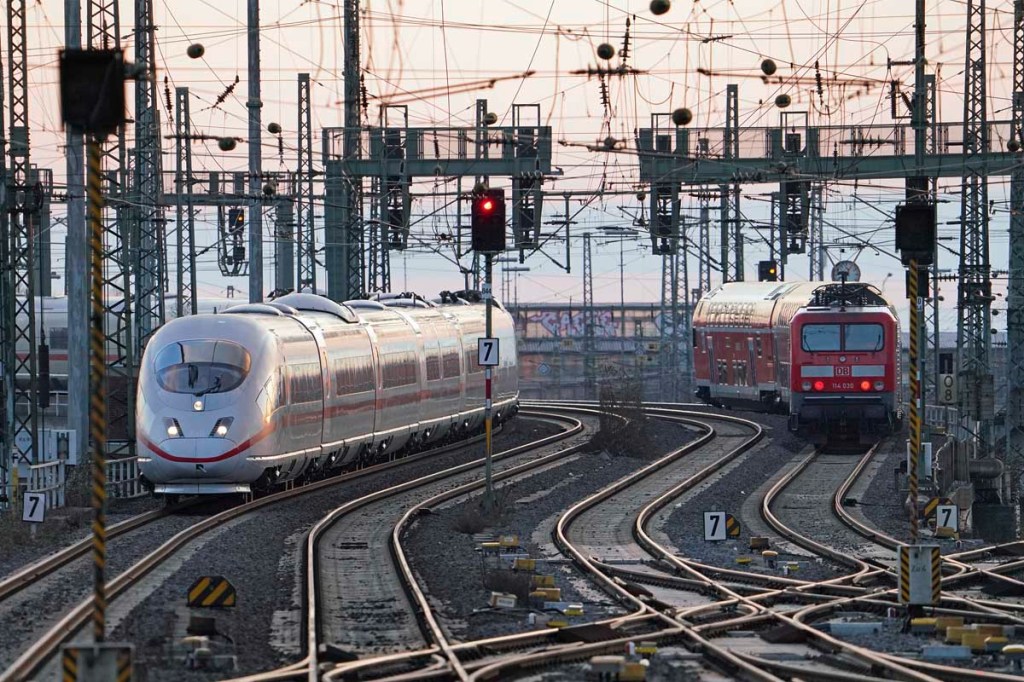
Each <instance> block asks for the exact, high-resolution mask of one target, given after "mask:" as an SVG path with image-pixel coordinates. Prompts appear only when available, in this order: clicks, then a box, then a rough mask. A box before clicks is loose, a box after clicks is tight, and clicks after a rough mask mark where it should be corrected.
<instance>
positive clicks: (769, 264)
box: [757, 260, 779, 282]
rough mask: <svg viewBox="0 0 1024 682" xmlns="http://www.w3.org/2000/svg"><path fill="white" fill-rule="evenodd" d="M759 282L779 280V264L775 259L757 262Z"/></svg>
mask: <svg viewBox="0 0 1024 682" xmlns="http://www.w3.org/2000/svg"><path fill="white" fill-rule="evenodd" d="M757 281H758V282H778V281H779V264H778V263H776V262H775V261H773V260H763V261H760V262H758V264H757Z"/></svg>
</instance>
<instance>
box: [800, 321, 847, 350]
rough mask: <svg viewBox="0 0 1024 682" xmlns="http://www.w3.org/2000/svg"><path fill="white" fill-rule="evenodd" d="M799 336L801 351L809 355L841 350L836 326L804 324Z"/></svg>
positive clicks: (837, 326)
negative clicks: (809, 353)
mask: <svg viewBox="0 0 1024 682" xmlns="http://www.w3.org/2000/svg"><path fill="white" fill-rule="evenodd" d="M800 334H801V338H800V343H801V345H802V346H803V349H804V350H806V351H809V352H811V353H815V352H821V353H823V352H828V351H839V350H841V349H842V342H841V339H840V336H839V325H838V324H805V325H804V327H803V331H802V332H801V333H800Z"/></svg>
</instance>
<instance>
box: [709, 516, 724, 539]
mask: <svg viewBox="0 0 1024 682" xmlns="http://www.w3.org/2000/svg"><path fill="white" fill-rule="evenodd" d="M725 516H726V515H725V512H719V511H715V512H704V540H705V541H707V542H717V541H719V540H725V539H726V536H725Z"/></svg>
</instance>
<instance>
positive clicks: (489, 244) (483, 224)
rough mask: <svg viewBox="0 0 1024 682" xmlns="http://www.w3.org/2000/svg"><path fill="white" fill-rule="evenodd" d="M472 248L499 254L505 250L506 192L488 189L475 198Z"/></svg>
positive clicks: (472, 208) (471, 212)
mask: <svg viewBox="0 0 1024 682" xmlns="http://www.w3.org/2000/svg"><path fill="white" fill-rule="evenodd" d="M470 216H471V218H472V223H471V225H472V229H471V234H472V247H473V250H474V251H480V252H483V253H498V252H500V251H504V250H505V190H503V189H487V190H484V191H483V192H482V193H480V194H479V195H476V196H474V197H473V205H472V207H471V209H470Z"/></svg>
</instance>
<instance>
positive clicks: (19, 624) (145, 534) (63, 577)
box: [0, 505, 223, 670]
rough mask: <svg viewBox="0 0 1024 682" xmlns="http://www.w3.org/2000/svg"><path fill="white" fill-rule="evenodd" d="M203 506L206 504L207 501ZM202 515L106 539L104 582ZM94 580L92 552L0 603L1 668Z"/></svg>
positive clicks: (197, 513) (170, 519)
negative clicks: (105, 578)
mask: <svg viewBox="0 0 1024 682" xmlns="http://www.w3.org/2000/svg"><path fill="white" fill-rule="evenodd" d="M222 506H223V505H222ZM204 508H207V509H208V508H209V505H205V506H204ZM205 515H206V514H205V513H202V512H200V511H198V510H193V511H190V512H187V513H183V514H182V515H178V516H168V517H164V518H161V519H158V520H156V521H154V522H152V523H150V524H148V525H146V526H145V527H144V528H140V529H137V530H135V531H132V532H130V533H128V534H126V535H124V536H121V537H118V538H115V539H112V540H109V541H108V543H107V572H106V577H107V582H109V581H110V580H111V579H113V578H114V577H115V576H117V575H118V574H119V573H121V572H122V571H125V570H126V569H128V568H130V567H131V566H132V565H133V564H135V562H137V561H138V560H139V559H140V558H141V557H143V556H144V555H146V554H148V553H150V552H152V551H153V550H155V549H156V548H157V547H158V546H160V544H162V543H163V542H164V541H165V540H167V539H168V538H170V537H171V536H173V535H174V534H175V533H178V532H179V531H181V530H184V529H185V528H187V527H188V526H191V525H192V524H194V523H196V522H197V521H199V520H200V519H202V518H203V516H205ZM93 580H94V575H93V564H92V555H91V554H89V555H86V556H85V557H83V558H81V559H78V560H76V561H73V562H71V563H70V564H68V565H67V566H64V567H63V568H61V569H59V570H58V571H56V572H54V573H52V574H51V575H49V576H46V577H45V578H42V579H40V580H38V581H37V582H36V583H35V584H33V585H31V586H30V587H28V588H27V589H25V590H23V591H21V592H19V593H17V594H15V595H12V596H11V597H9V598H8V599H5V600H4V601H3V602H0V670H3V669H4V668H6V667H7V666H9V665H10V664H11V663H13V662H14V661H15V660H16V659H17V657H18V656H19V655H20V654H21V652H22V651H24V649H25V648H26V647H28V646H29V645H30V644H31V643H32V642H33V641H35V640H36V639H38V638H39V637H40V636H42V635H43V634H44V633H45V632H46V631H47V630H48V629H49V628H50V627H51V626H53V625H54V623H55V622H56V621H57V619H58V618H59V617H60V616H62V615H63V614H64V613H65V612H66V610H68V609H69V608H71V607H72V606H73V605H76V604H78V603H79V602H81V601H82V600H83V599H86V598H88V597H89V595H91V594H92V590H93Z"/></svg>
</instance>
